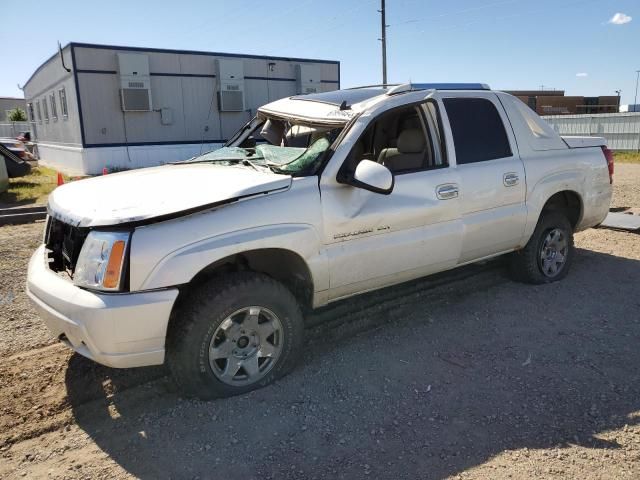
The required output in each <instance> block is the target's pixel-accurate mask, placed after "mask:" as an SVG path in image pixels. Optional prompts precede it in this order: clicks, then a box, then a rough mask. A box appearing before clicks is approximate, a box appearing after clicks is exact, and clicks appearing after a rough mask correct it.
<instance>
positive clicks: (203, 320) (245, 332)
mask: <svg viewBox="0 0 640 480" xmlns="http://www.w3.org/2000/svg"><path fill="white" fill-rule="evenodd" d="M171 324H172V327H171V329H170V332H169V337H168V340H167V363H168V365H169V368H170V370H171V372H172V374H173V377H174V379H175V381H176V383H177V384H178V386H179V387H180V388H181V390H183V391H184V392H185V393H186V394H188V395H193V396H197V397H200V398H203V399H206V398H215V397H228V396H232V395H237V394H240V393H244V392H248V391H250V390H253V389H256V388H260V387H262V386H265V385H267V384H269V383H271V382H273V381H274V380H276V379H277V378H279V377H281V376H283V375H285V374H286V373H288V372H289V371H290V370H291V369H292V368H293V367H294V366H295V364H296V363H297V360H298V358H299V356H300V353H301V349H302V340H303V319H302V314H301V313H300V308H299V307H298V304H297V302H296V299H295V298H294V296H293V295H292V294H291V292H289V290H288V289H287V288H286V287H284V285H282V284H280V283H279V282H277V281H275V280H273V279H272V278H270V277H267V276H266V275H262V274H257V273H251V272H244V273H236V274H231V275H227V276H224V277H220V278H216V279H214V280H212V281H210V282H207V283H205V284H203V285H202V286H200V287H199V288H198V289H197V290H195V291H194V292H193V293H192V294H191V295H189V296H188V297H187V298H185V299H184V300H183V301H182V302H181V305H180V306H179V307H178V308H177V309H176V311H175V312H174V314H173V316H172V322H171Z"/></svg>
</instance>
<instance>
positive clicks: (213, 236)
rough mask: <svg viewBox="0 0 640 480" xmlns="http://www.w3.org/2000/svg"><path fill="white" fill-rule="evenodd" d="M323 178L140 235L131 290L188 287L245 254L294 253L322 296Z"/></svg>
mask: <svg viewBox="0 0 640 480" xmlns="http://www.w3.org/2000/svg"><path fill="white" fill-rule="evenodd" d="M321 225H322V218H321V211H320V198H319V192H318V181H317V177H305V178H296V179H294V180H293V182H292V186H291V188H290V189H289V190H287V191H283V192H279V193H272V194H269V195H265V196H258V197H252V198H249V199H245V200H241V201H238V202H236V203H233V204H229V205H224V206H221V207H219V208H216V209H213V210H210V211H206V212H200V213H195V214H193V215H189V216H186V217H182V218H176V219H173V220H170V221H167V222H161V223H157V224H151V225H146V226H143V227H139V228H137V229H136V230H135V232H134V234H133V237H132V242H131V274H130V285H131V290H132V291H133V290H149V289H155V288H163V287H168V286H173V285H180V284H185V283H188V282H189V281H190V280H191V279H192V278H193V277H194V276H195V275H197V274H198V272H200V271H201V270H202V269H204V268H205V267H207V266H208V265H210V264H212V263H214V262H216V261H218V260H220V259H223V258H226V257H228V256H230V255H234V254H237V253H241V252H246V251H250V250H257V249H264V248H278V249H284V250H289V251H291V252H293V253H296V254H297V255H299V256H300V257H301V258H302V259H303V260H304V261H305V263H306V264H307V266H308V268H309V270H310V272H311V276H312V280H313V284H314V290H315V291H316V292H318V291H322V290H325V289H327V288H328V283H329V279H328V266H327V261H326V254H325V253H324V251H323V249H322V245H321V239H320V235H319V233H318V230H317V227H319V226H321Z"/></svg>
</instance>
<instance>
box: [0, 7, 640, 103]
mask: <svg viewBox="0 0 640 480" xmlns="http://www.w3.org/2000/svg"><path fill="white" fill-rule="evenodd" d="M379 3H380V2H379V0H351V1H349V2H347V1H344V0H342V1H339V0H322V1H320V0H297V1H295V2H293V1H287V0H280V1H278V2H266V1H264V0H261V1H257V0H234V1H226V2H222V1H212V0H209V1H192V2H175V1H172V2H168V1H164V0H156V1H145V0H137V1H135V2H133V1H130V0H129V1H119V0H111V1H109V2H100V5H99V6H97V5H96V6H91V2H86V1H82V2H81V1H64V0H59V1H57V2H55V3H53V2H51V3H49V5H50V6H49V7H44V6H39V7H38V15H37V16H31V15H27V16H25V17H21V15H18V14H16V18H14V19H13V21H10V22H5V24H4V25H3V28H2V30H1V31H0V59H2V65H3V67H2V75H0V96H7V95H9V96H20V95H21V91H20V90H19V89H18V87H17V84H20V85H22V84H23V83H24V82H25V81H26V80H27V79H28V78H29V76H30V75H31V73H32V72H33V71H34V70H35V68H36V67H38V65H40V64H41V63H42V62H43V61H44V60H46V59H47V58H48V57H49V56H50V55H52V54H53V53H54V52H55V50H56V42H57V41H58V40H60V42H62V44H63V45H64V44H66V43H67V42H69V41H77V42H92V43H105V44H112V45H133V46H145V47H158V48H177V49H187V50H210V51H220V52H239V53H252V54H264V55H278V56H296V57H310V58H324V59H332V60H333V59H335V60H340V61H341V62H342V72H341V73H342V86H345V87H348V86H354V85H361V84H370V83H378V82H380V79H381V74H380V69H381V67H380V63H381V62H380V44H379V42H378V41H377V38H378V37H379V31H380V17H379V14H378V13H377V9H378V8H379ZM3 10H4V11H5V12H6V11H7V8H6V7H5V8H4V9H3ZM617 13H618V14H622V15H618V16H617V17H616V23H611V22H609V21H610V20H611V19H612V18H613V17H614V15H615V14H617ZM629 17H630V19H631V20H630V21H629ZM387 23H388V24H389V25H390V26H389V28H388V64H389V81H390V82H404V81H408V80H413V81H416V82H418V81H423V82H424V81H444V82H446V81H456V82H486V83H489V84H490V85H491V86H492V87H493V88H496V89H533V88H539V87H540V85H544V86H545V88H556V89H564V90H566V91H567V94H574V95H615V93H614V92H615V90H617V89H621V90H622V97H623V98H622V103H630V102H633V97H634V90H635V78H636V74H635V71H636V70H639V69H640V28H639V27H640V2H639V1H638V0H619V1H618V0H610V1H607V0H538V1H535V2H534V1H531V0H475V1H472V0H448V1H443V0H431V1H421V0H387Z"/></svg>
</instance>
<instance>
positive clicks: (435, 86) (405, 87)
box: [387, 83, 491, 95]
mask: <svg viewBox="0 0 640 480" xmlns="http://www.w3.org/2000/svg"><path fill="white" fill-rule="evenodd" d="M416 90H491V87H489V85H487V84H486V83H404V84H402V85H397V86H395V87H394V88H392V89H391V90H389V91H388V92H387V95H395V94H398V93H405V92H414V91H416Z"/></svg>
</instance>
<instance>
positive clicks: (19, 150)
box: [0, 138, 31, 160]
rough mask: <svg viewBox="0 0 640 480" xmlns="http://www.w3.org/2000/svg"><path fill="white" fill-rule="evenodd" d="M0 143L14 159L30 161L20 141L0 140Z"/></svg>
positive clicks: (13, 139) (11, 139)
mask: <svg viewBox="0 0 640 480" xmlns="http://www.w3.org/2000/svg"><path fill="white" fill-rule="evenodd" d="M0 143H1V144H2V145H4V146H5V147H7V148H8V149H9V150H10V151H11V152H12V153H13V154H14V155H15V156H16V157H18V158H20V159H22V160H30V157H31V155H30V154H29V152H28V151H27V147H26V146H25V144H24V142H22V141H21V140H18V139H16V138H0Z"/></svg>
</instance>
